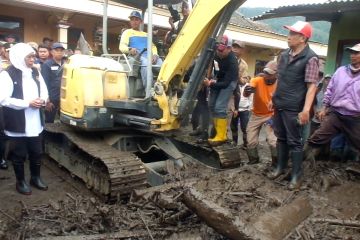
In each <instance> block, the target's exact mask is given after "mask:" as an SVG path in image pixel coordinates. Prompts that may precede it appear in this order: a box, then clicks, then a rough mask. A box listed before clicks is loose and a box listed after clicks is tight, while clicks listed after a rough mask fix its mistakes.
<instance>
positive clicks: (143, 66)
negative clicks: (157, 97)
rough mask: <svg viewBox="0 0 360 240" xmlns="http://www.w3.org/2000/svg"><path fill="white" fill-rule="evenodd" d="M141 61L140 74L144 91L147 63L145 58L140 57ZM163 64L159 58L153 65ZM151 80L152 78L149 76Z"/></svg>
mask: <svg viewBox="0 0 360 240" xmlns="http://www.w3.org/2000/svg"><path fill="white" fill-rule="evenodd" d="M140 61H141V68H140V74H141V80H142V83H143V86H144V89H146V85H147V65H148V61H147V56H143V55H142V56H141V58H140ZM162 63H163V61H162V59H161V58H158V59H157V61H156V63H155V64H153V65H157V66H161V65H162ZM151 79H152V76H151Z"/></svg>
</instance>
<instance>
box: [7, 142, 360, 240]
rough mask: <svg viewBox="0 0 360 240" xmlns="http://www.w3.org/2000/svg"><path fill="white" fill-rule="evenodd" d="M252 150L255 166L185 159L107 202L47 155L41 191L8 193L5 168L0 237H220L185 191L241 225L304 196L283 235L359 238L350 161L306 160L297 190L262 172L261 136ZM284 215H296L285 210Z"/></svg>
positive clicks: (357, 186)
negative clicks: (210, 166)
mask: <svg viewBox="0 0 360 240" xmlns="http://www.w3.org/2000/svg"><path fill="white" fill-rule="evenodd" d="M239 151H241V155H242V156H245V153H244V152H243V150H241V149H239ZM260 153H261V156H262V159H263V162H262V163H261V164H258V165H254V166H247V165H246V164H244V166H242V167H241V168H239V169H234V170H228V171H221V172H215V171H212V170H211V171H209V170H204V169H203V168H202V167H201V166H198V165H197V164H188V165H187V169H186V170H185V171H186V172H188V173H187V174H185V173H184V172H176V173H174V176H172V177H169V178H168V182H169V183H168V184H166V185H163V186H161V187H154V188H150V189H147V190H143V191H137V192H135V193H134V194H133V195H132V196H131V198H130V199H128V200H122V201H119V202H117V203H115V204H112V205H108V204H105V203H103V202H101V201H100V200H99V199H98V198H97V197H96V196H95V195H93V194H92V193H91V192H90V191H88V190H87V189H86V187H85V186H84V185H83V184H82V183H81V182H79V181H78V180H77V179H74V178H72V177H71V176H70V174H69V173H67V172H66V171H64V170H61V169H59V168H58V167H57V165H55V164H54V163H52V162H51V161H49V159H45V161H44V162H45V166H44V167H43V171H42V172H43V178H44V179H45V180H46V182H47V183H48V184H49V191H47V192H42V191H38V190H36V189H33V194H32V195H31V196H23V195H20V194H18V193H16V191H15V184H14V183H15V178H14V174H13V171H12V169H9V170H7V171H0V200H1V201H0V202H1V204H0V211H1V212H0V239H227V238H226V237H225V236H224V235H223V234H220V233H218V232H217V231H216V230H214V228H212V227H209V225H208V224H209V223H208V221H207V219H206V217H205V218H204V217H199V216H198V215H197V214H195V213H194V211H192V210H189V208H188V205H186V196H187V194H188V192H189V190H195V191H196V192H198V193H199V194H201V195H202V196H205V198H206V199H208V200H209V201H211V202H212V203H214V204H216V205H217V206H219V208H224V209H226V210H227V212H228V214H229V215H230V216H231V218H234V219H240V220H241V221H242V223H243V225H242V227H243V229H242V230H244V229H245V228H248V226H249V227H252V226H253V225H256V224H257V223H258V219H259V217H262V216H263V215H266V214H267V213H269V212H272V211H273V210H274V209H278V208H281V207H282V206H286V205H287V204H291V203H292V202H294V201H296V200H297V199H304V198H305V199H307V200H308V201H309V203H310V204H311V212H310V213H309V216H307V218H306V220H305V221H302V222H301V223H300V224H297V225H296V227H295V228H293V229H291V231H290V232H289V233H288V234H287V235H286V237H285V238H286V239H349V240H350V239H360V225H359V222H360V178H359V176H358V175H356V174H354V173H353V172H351V171H345V169H346V168H347V167H349V166H350V165H353V164H355V166H359V163H358V162H357V163H334V162H326V161H320V162H317V163H315V164H313V163H308V162H307V163H305V183H304V184H303V187H302V189H301V191H298V192H292V191H288V190H287V184H288V180H287V179H286V178H285V179H278V180H276V181H270V180H268V179H267V178H266V177H265V175H266V173H267V172H268V170H269V161H270V160H269V157H265V156H268V149H267V147H266V146H265V142H264V141H262V142H261V146H260ZM244 162H246V159H245V157H244ZM290 214H291V213H290ZM270 216H271V215H270ZM292 219H299V217H298V216H290V215H289V220H292ZM341 220H345V222H344V221H341ZM331 221H333V222H331ZM270 222H271V220H269V223H270ZM289 224H290V223H289ZM210 225H211V224H210ZM290 225H291V224H290ZM215 228H216V227H215ZM284 228H286V226H284ZM250 235H251V234H250ZM250 239H251V238H250ZM264 239H265V238H264ZM273 239H276V238H273Z"/></svg>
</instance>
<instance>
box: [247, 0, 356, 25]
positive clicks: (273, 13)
mask: <svg viewBox="0 0 360 240" xmlns="http://www.w3.org/2000/svg"><path fill="white" fill-rule="evenodd" d="M359 10H360V0H329V1H326V2H324V3H312V4H299V5H289V6H282V7H278V8H274V9H271V10H268V11H266V12H264V13H263V14H262V15H259V16H255V17H253V18H251V19H252V20H255V21H256V20H263V19H269V18H279V17H289V16H304V17H306V18H309V21H311V20H312V21H315V20H330V21H331V20H332V18H333V17H334V15H335V14H341V13H342V12H349V11H359Z"/></svg>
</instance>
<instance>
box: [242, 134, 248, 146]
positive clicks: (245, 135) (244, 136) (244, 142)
mask: <svg viewBox="0 0 360 240" xmlns="http://www.w3.org/2000/svg"><path fill="white" fill-rule="evenodd" d="M247 144H248V142H247V134H246V133H243V145H242V148H243V149H244V150H246V149H247Z"/></svg>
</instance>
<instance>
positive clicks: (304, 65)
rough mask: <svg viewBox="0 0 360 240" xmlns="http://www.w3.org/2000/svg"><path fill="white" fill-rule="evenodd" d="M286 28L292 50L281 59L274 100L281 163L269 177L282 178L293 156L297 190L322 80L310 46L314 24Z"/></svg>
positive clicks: (291, 184) (287, 51)
mask: <svg viewBox="0 0 360 240" xmlns="http://www.w3.org/2000/svg"><path fill="white" fill-rule="evenodd" d="M284 27H285V28H286V29H288V30H289V31H290V32H289V35H288V45H289V48H288V49H287V50H285V51H284V52H283V53H282V54H281V55H280V59H279V63H278V83H277V87H276V90H275V93H274V95H273V98H272V105H273V107H274V109H275V112H274V130H275V135H276V137H277V146H276V147H277V153H278V154H277V155H278V163H277V167H276V169H275V170H274V171H272V172H271V173H270V175H269V177H270V178H271V179H275V178H277V177H279V176H280V175H282V174H283V173H284V172H285V169H286V167H287V162H288V159H289V156H290V159H291V161H292V172H291V182H290V185H289V189H291V190H295V189H299V188H300V186H301V182H302V176H303V169H302V161H303V155H304V151H303V147H304V146H303V144H304V143H303V140H302V128H303V126H304V125H306V124H307V123H309V121H310V110H311V108H312V106H313V101H314V98H315V94H316V86H317V82H318V80H319V58H318V57H317V55H316V54H315V52H314V51H313V50H311V49H310V47H309V44H308V41H309V38H310V37H311V34H312V26H311V25H310V23H308V22H303V21H297V22H296V23H295V24H294V25H292V26H284ZM289 154H290V155H289Z"/></svg>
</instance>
